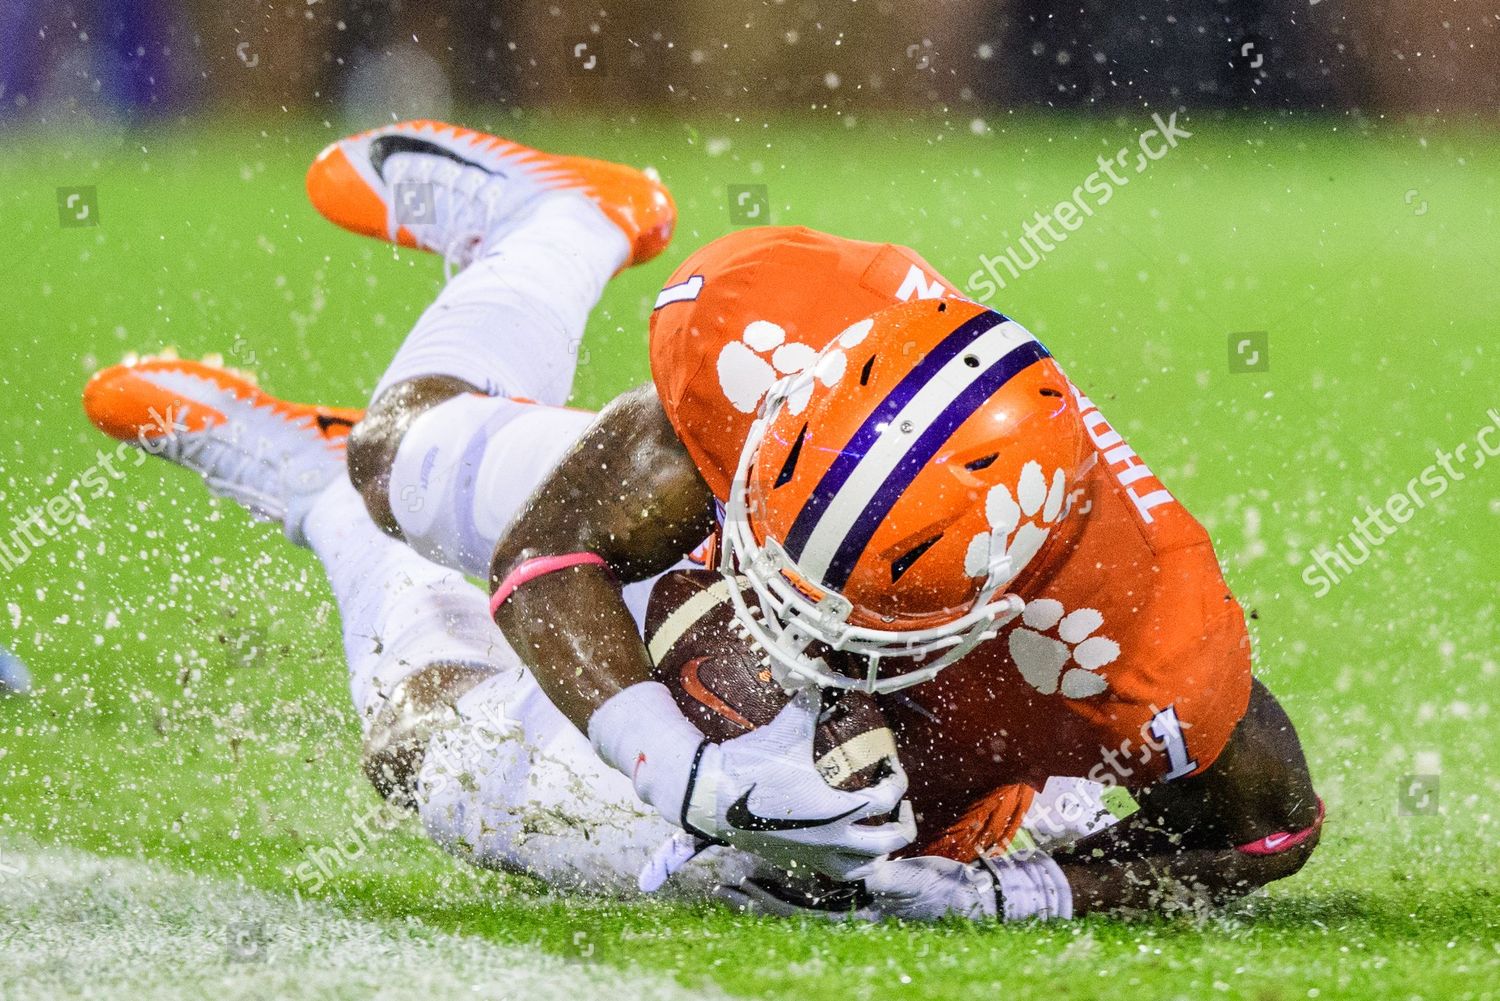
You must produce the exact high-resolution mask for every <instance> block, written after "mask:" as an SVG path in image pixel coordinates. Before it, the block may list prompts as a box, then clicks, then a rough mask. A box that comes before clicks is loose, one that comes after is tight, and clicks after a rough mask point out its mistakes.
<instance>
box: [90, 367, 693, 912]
mask: <svg viewBox="0 0 1500 1001" xmlns="http://www.w3.org/2000/svg"><path fill="white" fill-rule="evenodd" d="M84 404H85V409H86V411H87V413H88V415H89V417H90V419H91V420H93V422H94V423H95V425H96V426H98V427H99V428H100V429H101V430H104V431H106V432H107V433H109V434H111V435H113V436H114V437H116V438H119V439H122V440H125V441H130V442H133V443H135V444H136V445H138V446H140V447H142V448H144V449H146V450H147V451H149V452H151V453H153V454H157V455H159V456H161V457H163V458H167V459H169V460H171V461H173V462H175V463H177V464H178V465H182V466H185V467H187V468H190V469H192V470H194V471H195V472H197V473H199V474H200V475H202V476H203V477H204V478H205V480H206V481H207V482H208V484H209V486H210V487H211V488H212V489H213V490H214V491H215V492H217V493H219V494H221V495H224V496H229V497H231V498H233V499H235V500H237V501H240V502H241V503H244V504H246V506H248V507H250V508H251V509H252V511H254V512H255V513H257V514H258V515H260V516H262V517H266V518H271V519H276V520H279V521H281V522H282V524H283V525H284V527H285V530H286V533H287V535H288V537H289V538H291V539H293V540H294V541H297V542H299V543H302V544H306V545H309V546H311V547H312V548H313V549H314V551H315V552H316V553H317V555H318V557H319V559H320V561H321V562H322V563H323V565H324V568H325V570H326V571H327V573H328V577H329V581H330V583H331V585H332V588H333V592H334V596H335V598H336V600H337V603H338V606H339V611H340V616H341V621H342V626H343V638H344V647H345V652H346V655H347V659H348V664H349V680H350V691H351V695H352V696H353V700H354V704H355V706H356V708H357V709H358V711H359V716H360V720H361V726H362V729H363V731H364V733H365V740H366V754H365V759H366V760H365V770H366V772H367V773H368V774H369V775H370V777H371V778H372V780H373V781H374V782H375V784H376V786H377V788H379V789H380V790H381V791H382V792H383V793H384V794H386V795H387V796H390V797H392V798H394V799H396V800H398V801H400V802H403V803H405V804H407V805H414V806H416V807H417V808H418V809H419V810H420V812H421V814H422V816H423V819H424V821H425V822H426V824H427V826H428V829H429V831H431V832H432V833H433V836H434V837H435V838H436V839H437V840H439V841H441V842H442V843H444V844H445V845H448V846H449V847H451V848H452V849H453V850H454V851H456V852H459V853H460V854H463V855H464V857H466V858H468V859H470V860H472V861H474V862H476V863H479V864H483V865H490V866H497V867H506V868H513V869H521V870H525V871H528V872H533V873H535V874H537V875H539V876H541V877H543V878H546V879H549V880H556V881H564V882H568V883H569V884H570V885H580V886H581V885H588V886H592V887H594V888H597V889H603V890H621V889H628V888H630V887H631V886H632V885H634V880H635V878H636V875H637V872H638V870H639V869H640V867H641V866H643V865H644V864H645V862H646V861H647V859H648V858H649V857H650V856H651V855H652V853H653V852H654V851H655V849H656V848H657V846H659V845H660V844H661V843H662V842H663V841H664V840H665V839H666V838H668V837H669V836H670V834H671V828H670V826H669V825H667V824H666V823H665V822H664V821H662V820H661V819H660V817H659V816H658V815H657V814H656V813H655V811H648V810H647V809H646V808H645V807H644V806H643V805H642V804H640V802H639V801H638V800H637V799H636V797H635V794H634V791H633V790H632V788H631V785H630V782H629V780H627V779H626V778H625V777H624V776H622V775H619V774H618V773H616V772H615V771H614V770H612V769H609V768H607V767H605V766H604V765H603V764H602V763H601V762H600V761H599V760H598V758H597V757H596V756H595V755H594V752H593V749H592V748H591V747H590V746H589V744H588V741H587V740H586V738H584V736H583V735H582V734H580V733H579V732H578V731H577V730H576V729H575V728H573V727H572V725H571V724H569V723H568V722H567V720H566V719H565V718H563V717H562V716H561V714H559V713H558V712H557V711H556V710H555V709H553V708H552V707H551V705H550V704H549V703H547V701H546V699H545V698H544V697H542V696H541V694H540V691H539V689H538V687H537V685H536V682H535V680H534V679H533V678H532V676H531V675H530V674H529V673H527V672H526V671H525V670H523V669H522V668H521V666H520V663H519V660H518V659H517V658H516V656H515V654H514V653H513V651H512V650H511V649H510V647H509V646H508V645H507V644H506V643H505V640H504V638H503V637H502V636H501V634H500V633H499V631H498V630H497V629H496V628H495V626H494V624H493V623H492V622H491V621H490V617H489V610H488V607H487V602H486V599H485V596H484V593H483V592H482V591H481V590H480V589H478V588H476V587H475V586H473V585H472V584H470V583H469V582H468V581H467V580H465V579H464V577H463V576H462V574H460V573H458V572H456V571H454V570H450V569H447V568H444V567H441V566H438V565H437V564H435V563H432V562H430V561H428V560H426V559H424V558H422V557H421V556H420V555H418V554H417V553H415V552H414V551H413V550H411V549H410V548H409V547H408V546H406V545H405V544H403V543H401V542H400V541H398V540H396V539H392V538H390V537H389V536H387V535H386V534H384V533H383V532H381V531H380V529H379V528H377V527H376V526H375V524H374V523H373V522H371V521H370V519H369V516H368V514H367V513H366V511H365V509H364V503H363V501H362V499H361V498H360V497H359V495H358V494H357V493H356V492H355V490H354V488H353V486H352V485H351V484H350V483H349V482H348V479H347V477H346V476H345V467H344V462H343V451H342V447H341V436H340V435H339V434H338V432H339V431H340V430H347V427H348V425H349V423H352V421H353V420H355V419H357V417H358V414H357V413H353V414H351V413H348V412H337V411H329V410H327V409H324V408H317V407H309V406H302V405H297V404H292V403H288V402H286V401H283V400H278V399H276V398H274V397H271V396H269V395H268V394H266V393H264V392H262V391H261V390H259V389H258V388H256V387H255V386H254V385H252V384H251V383H250V382H248V381H246V380H245V379H243V378H242V377H239V376H236V375H235V374H234V373H230V372H226V371H224V370H222V369H218V368H214V367H211V366H207V365H203V364H200V363H197V362H189V361H180V360H175V359H156V360H147V361H143V362H137V363H133V364H129V365H120V366H115V367H113V368H110V369H107V370H105V371H103V372H101V373H99V374H98V375H97V376H95V378H94V379H93V380H91V381H90V383H89V387H88V389H87V391H86V392H85V397H84ZM502 736H503V737H504V739H500V738H501V737H502ZM439 746H440V747H441V748H442V750H441V751H436V752H434V751H432V750H431V748H432V747H439Z"/></svg>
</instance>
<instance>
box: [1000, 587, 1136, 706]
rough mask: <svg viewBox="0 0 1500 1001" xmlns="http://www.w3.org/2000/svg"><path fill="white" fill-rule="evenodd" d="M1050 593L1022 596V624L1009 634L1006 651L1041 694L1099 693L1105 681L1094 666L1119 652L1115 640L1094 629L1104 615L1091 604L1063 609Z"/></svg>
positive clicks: (1081, 696)
mask: <svg viewBox="0 0 1500 1001" xmlns="http://www.w3.org/2000/svg"><path fill="white" fill-rule="evenodd" d="M1063 612H1064V609H1063V604H1062V602H1060V601H1055V600H1053V599H1052V598H1038V599H1037V600H1036V601H1031V602H1027V604H1026V610H1025V611H1024V612H1022V613H1021V625H1020V626H1018V627H1017V628H1016V629H1015V630H1013V631H1012V632H1011V634H1010V638H1009V644H1010V656H1011V659H1012V660H1014V661H1015V662H1016V669H1017V670H1019V671H1020V672H1021V677H1022V678H1024V679H1026V682H1027V684H1029V685H1031V687H1033V688H1035V689H1036V690H1037V691H1039V692H1041V693H1042V694H1043V695H1052V694H1054V693H1058V692H1060V693H1061V694H1062V695H1063V696H1064V697H1066V698H1070V699H1086V698H1088V697H1089V696H1091V695H1098V694H1099V693H1100V692H1102V691H1104V690H1105V689H1106V688H1108V687H1109V683H1108V682H1107V681H1106V680H1105V679H1104V677H1103V676H1102V675H1099V674H1097V673H1095V672H1097V671H1098V670H1099V669H1100V668H1103V667H1106V666H1108V665H1109V664H1113V663H1114V662H1115V660H1116V659H1117V658H1118V657H1119V656H1120V644H1118V643H1116V642H1115V641H1114V640H1112V639H1110V638H1109V637H1108V636H1097V635H1095V633H1097V632H1098V631H1099V629H1100V628H1101V627H1102V626H1103V625H1104V616H1103V615H1101V614H1100V613H1099V610H1098V609H1095V608H1079V609H1076V610H1074V611H1072V612H1068V613H1067V614H1066V615H1064V614H1063Z"/></svg>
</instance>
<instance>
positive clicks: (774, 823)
mask: <svg viewBox="0 0 1500 1001" xmlns="http://www.w3.org/2000/svg"><path fill="white" fill-rule="evenodd" d="M754 791H755V786H754V785H752V786H751V787H750V788H749V789H746V790H745V794H744V795H743V796H741V797H740V798H739V799H737V800H735V801H734V802H733V803H731V804H730V806H729V809H728V810H727V811H726V812H725V814H724V821H725V823H727V824H728V825H729V826H730V827H733V828H736V829H737V830H741V831H800V830H803V829H805V828H808V827H821V826H823V825H824V824H831V823H833V822H834V821H835V820H843V819H844V818H845V817H847V816H849V814H851V813H853V812H854V811H855V810H858V809H859V807H857V806H851V807H850V808H849V809H847V810H845V811H844V812H843V813H840V814H836V815H834V816H832V817H787V818H785V819H781V818H777V817H762V816H761V815H760V814H758V813H755V812H754V811H752V810H751V809H750V794H751V793H753V792H754Z"/></svg>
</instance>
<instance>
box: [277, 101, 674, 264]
mask: <svg viewBox="0 0 1500 1001" xmlns="http://www.w3.org/2000/svg"><path fill="white" fill-rule="evenodd" d="M549 191H572V192H576V193H577V194H579V195H582V196H584V197H585V198H588V199H589V200H590V201H591V202H593V203H594V205H595V206H597V207H598V209H599V210H600V211H601V212H603V213H604V215H605V216H606V217H608V218H609V220H610V221H611V222H613V223H614V224H615V225H616V226H618V227H619V228H620V230H621V232H623V233H624V234H625V237H626V239H627V240H629V241H630V247H631V254H630V259H629V260H628V261H627V262H626V263H627V266H628V265H631V264H640V263H642V262H644V261H649V260H650V259H651V258H653V257H655V256H656V255H657V254H659V253H661V252H662V250H663V249H665V248H666V246H667V244H668V242H670V241H671V239H672V229H673V227H674V226H675V225H676V222H677V207H676V206H675V205H674V204H673V202H672V196H671V195H670V194H668V192H667V189H666V188H665V187H664V186H663V185H662V184H661V182H660V181H658V180H656V179H654V178H652V177H649V176H647V175H646V174H644V173H642V172H641V171H639V170H636V169H635V168H633V167H627V166H624V165H623V164H618V163H610V162H608V161H605V160H592V159H589V158H587V157H577V156H557V155H554V154H551V153H543V152H541V151H540V150H534V149H531V148H529V147H526V146H522V145H520V144H519V143H514V142H511V141H510V140H508V139H501V138H499V137H497V136H491V135H486V134H485V133H483V132H474V131H472V130H470V129H465V128H460V127H458V126H456V125H446V124H444V123H442V122H431V121H414V122H401V123H399V124H396V125H387V126H384V127H382V128H378V129H372V130H371V131H369V132H361V133H360V134H358V135H354V136H350V137H348V138H347V139H340V140H339V141H338V142H335V143H333V144H332V145H330V146H329V147H328V148H326V149H325V150H323V152H321V153H319V154H318V157H317V159H316V160H314V161H313V164H312V166H311V167H310V168H309V169H308V171H307V194H308V197H309V198H311V199H312V203H313V206H314V207H315V208H316V209H317V210H318V211H319V212H321V213H322V214H323V215H324V216H325V217H326V218H328V219H329V220H330V221H332V222H334V223H337V224H338V225H340V226H342V227H344V228H345V229H348V230H352V231H353V232H355V233H362V234H364V235H365V236H373V237H377V238H379V239H382V240H390V241H391V242H393V243H398V244H400V245H402V246H404V247H416V248H419V249H422V250H431V251H435V252H437V253H440V254H442V255H443V256H444V257H446V258H448V259H449V260H452V261H454V262H455V263H456V264H458V265H459V266H460V267H462V266H465V265H467V264H468V263H469V262H470V261H472V260H473V259H474V257H475V256H476V255H477V254H478V252H479V250H480V248H481V247H482V245H483V242H484V240H485V237H486V236H487V235H488V234H489V233H490V232H491V231H492V230H494V229H495V228H496V227H497V226H500V225H503V223H504V222H505V221H506V220H507V219H508V218H510V217H513V216H514V214H515V213H516V212H517V211H518V210H519V209H520V208H521V207H522V206H523V205H525V204H527V203H529V202H530V201H532V200H533V199H534V198H537V197H539V196H541V195H542V194H544V193H546V192H549Z"/></svg>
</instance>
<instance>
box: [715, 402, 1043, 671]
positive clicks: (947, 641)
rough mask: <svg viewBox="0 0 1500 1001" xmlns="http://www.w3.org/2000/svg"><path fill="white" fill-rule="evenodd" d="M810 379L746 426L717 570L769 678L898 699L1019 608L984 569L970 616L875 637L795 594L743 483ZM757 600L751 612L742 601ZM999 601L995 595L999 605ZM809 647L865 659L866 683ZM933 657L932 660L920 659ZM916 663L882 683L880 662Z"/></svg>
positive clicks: (786, 561) (840, 600) (832, 607)
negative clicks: (761, 652) (769, 433)
mask: <svg viewBox="0 0 1500 1001" xmlns="http://www.w3.org/2000/svg"><path fill="white" fill-rule="evenodd" d="M810 378H811V374H810V373H803V374H801V375H798V376H793V377H790V378H788V379H783V380H782V381H781V382H779V383H777V385H776V386H774V387H773V388H772V389H771V392H770V394H769V395H768V396H767V397H766V400H765V403H764V404H763V406H762V409H761V416H760V417H759V418H757V420H756V421H755V423H754V424H753V425H752V426H751V428H750V433H749V435H748V437H747V438H746V440H745V447H744V449H743V450H742V451H741V453H740V461H739V466H738V468H737V469H736V471H735V475H734V480H733V482H732V483H731V484H730V487H729V497H728V503H727V504H726V505H725V510H724V526H723V539H724V553H723V559H722V561H721V563H720V568H721V572H722V573H723V574H724V575H725V577H726V578H728V580H729V585H730V586H729V594H730V598H731V600H732V601H733V602H734V608H735V614H736V615H737V616H738V618H739V619H740V621H741V622H742V623H743V624H744V626H745V628H746V629H747V630H748V631H749V632H750V633H751V635H752V636H754V637H755V639H756V640H757V641H758V642H759V643H760V644H761V645H762V646H763V647H765V649H766V652H767V653H768V654H769V655H770V657H771V660H772V671H773V673H774V674H775V677H776V679H777V681H778V682H780V683H781V684H782V685H783V686H784V687H787V688H805V687H831V688H859V689H863V690H865V691H868V692H873V693H886V692H895V691H899V690H901V689H903V688H909V687H911V686H913V685H919V684H922V683H923V682H925V681H928V680H930V679H931V678H932V677H934V676H935V675H936V674H937V673H938V672H939V671H941V670H942V669H943V668H944V667H947V666H948V665H950V664H952V663H954V662H955V661H957V660H959V659H960V658H961V657H963V656H964V655H965V654H967V653H968V652H969V651H970V650H973V649H974V647H976V646H978V645H979V644H980V643H982V642H984V641H985V640H988V639H992V638H994V637H995V636H996V635H997V634H998V633H999V631H1000V630H1001V629H1002V628H1003V627H1004V626H1005V625H1006V624H1007V623H1009V622H1010V621H1012V620H1013V619H1015V618H1016V617H1017V616H1018V615H1020V614H1021V611H1022V609H1023V608H1024V607H1025V603H1024V602H1023V601H1022V600H1021V599H1020V598H1019V597H1017V596H1016V595H1014V594H1000V591H1001V589H1002V588H1003V587H1004V585H1006V584H1008V583H1009V582H1010V579H1011V577H1012V576H1013V575H1012V574H1010V573H1009V572H1008V571H1007V568H1006V567H1003V566H998V567H993V568H991V572H990V574H989V576H988V578H987V579H986V582H985V585H984V587H983V589H982V590H981V591H980V593H979V595H978V596H977V597H976V598H975V600H974V603H973V605H972V606H971V607H970V610H969V611H968V612H966V613H964V614H963V615H962V616H960V617H958V618H957V619H955V620H954V621H952V622H948V623H944V624H943V625H940V626H932V627H928V628H924V629H874V628H870V627H867V626H858V625H853V624H851V623H850V622H849V618H850V616H851V615H852V614H853V611H854V606H853V604H852V602H850V601H849V599H848V598H846V597H844V595H842V594H840V593H838V592H837V591H831V590H830V591H825V592H824V594H823V596H822V597H821V598H820V599H819V600H816V601H815V600H813V599H812V598H810V597H808V596H807V595H806V594H804V593H803V592H802V591H801V590H799V589H798V588H796V587H794V586H793V585H792V584H791V582H790V580H789V578H788V576H787V573H788V572H789V573H791V574H793V575H794V576H796V577H798V578H802V577H805V575H803V574H802V573H800V571H799V570H798V568H797V565H796V563H795V562H793V561H792V559H791V557H789V556H788V555H787V553H786V551H785V550H784V549H783V548H782V546H781V544H780V543H779V542H777V541H776V540H774V539H767V540H766V543H765V544H764V545H762V544H761V543H759V542H758V541H757V540H756V538H755V533H754V531H753V530H752V529H751V526H750V518H749V475H750V469H751V467H752V466H753V465H754V462H755V456H756V454H757V453H758V452H759V451H760V446H761V443H762V442H763V440H764V438H765V433H766V430H767V429H768V428H769V427H770V426H771V424H772V423H773V422H774V421H775V419H776V417H777V416H778V414H779V413H780V412H781V408H782V407H783V406H784V405H785V404H786V401H787V399H788V398H789V397H791V396H792V395H794V394H795V393H796V392H797V391H798V390H799V389H800V388H804V387H802V386H801V385H800V384H801V383H802V382H803V381H805V380H807V379H810ZM746 585H748V586H749V588H750V590H751V591H753V592H754V594H755V597H756V599H757V601H756V605H754V606H751V604H750V603H749V602H747V601H746V600H745V595H744V593H743V591H744V588H745V587H746ZM997 595H998V597H997ZM815 644H822V645H823V646H826V647H827V648H828V649H831V650H836V651H840V652H843V653H848V654H851V655H854V656H858V657H861V658H864V660H865V661H866V664H867V670H866V673H865V675H864V676H863V677H859V678H856V677H850V676H848V675H845V674H842V673H840V672H838V671H835V670H834V669H833V668H831V667H830V666H829V665H828V663H827V662H826V661H825V660H823V658H822V657H814V656H811V655H809V654H808V653H807V651H808V649H809V648H812V647H814V646H815ZM929 657H931V658H934V659H932V660H931V661H930V662H928V661H926V658H929ZM893 658H897V659H902V660H918V661H922V663H921V666H919V667H917V668H916V669H914V670H909V671H904V672H902V673H900V674H895V675H891V676H889V677H884V678H882V677H880V676H879V675H880V663H881V661H882V660H889V659H893Z"/></svg>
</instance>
